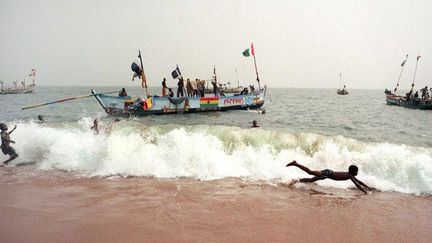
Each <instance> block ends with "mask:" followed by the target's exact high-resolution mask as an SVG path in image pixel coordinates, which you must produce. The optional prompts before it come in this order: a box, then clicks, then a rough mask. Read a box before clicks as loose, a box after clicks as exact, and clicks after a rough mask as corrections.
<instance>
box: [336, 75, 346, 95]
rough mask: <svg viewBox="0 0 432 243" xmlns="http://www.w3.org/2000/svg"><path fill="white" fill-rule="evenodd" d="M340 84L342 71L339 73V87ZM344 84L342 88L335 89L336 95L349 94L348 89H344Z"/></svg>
mask: <svg viewBox="0 0 432 243" xmlns="http://www.w3.org/2000/svg"><path fill="white" fill-rule="evenodd" d="M341 85H342V73H339V87H340V86H341ZM345 88H346V86H345V85H344V86H343V88H342V89H338V90H337V91H336V94H338V95H347V94H349V93H348V91H346V89H345Z"/></svg>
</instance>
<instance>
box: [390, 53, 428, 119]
mask: <svg viewBox="0 0 432 243" xmlns="http://www.w3.org/2000/svg"><path fill="white" fill-rule="evenodd" d="M420 57H421V56H420V55H417V61H416V66H415V71H414V77H413V81H412V84H411V89H410V91H409V92H408V93H406V94H405V96H402V95H397V94H396V91H397V89H398V87H399V82H400V79H401V77H402V73H403V70H404V67H405V64H406V62H407V60H408V55H406V57H405V60H404V61H403V62H402V64H401V70H400V73H399V78H398V81H397V84H396V88H395V89H394V93H392V92H391V91H390V90H387V89H386V90H385V91H384V93H385V95H386V103H387V104H388V105H397V106H402V107H405V108H410V109H420V110H432V98H431V97H430V96H426V97H423V98H420V97H418V95H413V89H414V86H415V85H414V81H415V77H416V73H417V66H418V61H419V59H420Z"/></svg>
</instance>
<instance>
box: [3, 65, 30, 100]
mask: <svg viewBox="0 0 432 243" xmlns="http://www.w3.org/2000/svg"><path fill="white" fill-rule="evenodd" d="M29 76H30V77H33V82H32V83H31V84H30V85H26V83H25V81H23V82H21V84H22V86H21V87H19V86H18V81H13V82H12V83H13V87H6V88H5V87H4V82H3V81H0V95H5V94H28V93H31V92H33V89H34V88H35V86H36V84H35V77H36V69H32V72H31V73H30V74H29Z"/></svg>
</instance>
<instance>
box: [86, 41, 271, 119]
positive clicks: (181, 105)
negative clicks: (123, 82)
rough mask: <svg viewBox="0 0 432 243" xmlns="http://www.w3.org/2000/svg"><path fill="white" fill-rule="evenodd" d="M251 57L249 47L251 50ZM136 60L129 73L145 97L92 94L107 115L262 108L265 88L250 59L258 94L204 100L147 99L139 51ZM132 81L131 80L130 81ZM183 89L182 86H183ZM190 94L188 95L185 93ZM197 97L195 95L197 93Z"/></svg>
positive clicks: (175, 74)
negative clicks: (140, 81)
mask: <svg viewBox="0 0 432 243" xmlns="http://www.w3.org/2000/svg"><path fill="white" fill-rule="evenodd" d="M251 48H252V53H253V55H254V51H253V44H252V46H251ZM138 58H139V59H140V64H141V66H139V65H138V64H137V63H132V65H131V69H132V71H134V75H133V77H140V78H141V80H142V83H141V84H142V87H143V88H144V89H145V91H146V96H145V97H144V98H143V97H137V98H132V97H130V96H121V95H120V94H119V95H118V96H114V95H106V94H97V93H96V92H95V91H94V90H92V91H91V92H92V94H93V95H94V97H95V98H96V100H97V101H98V102H99V104H100V105H101V106H102V108H103V109H104V110H105V112H106V113H107V114H109V115H118V116H146V115H152V114H154V115H162V114H175V113H194V112H210V111H227V110H245V109H259V108H261V107H262V106H263V105H264V102H265V96H266V92H267V87H266V86H264V88H262V89H261V87H260V82H259V77H258V71H257V68H256V60H255V55H254V65H255V71H256V74H257V81H258V90H255V91H254V92H251V93H249V94H241V95H240V94H233V95H230V96H225V95H222V93H218V94H216V95H209V96H206V95H205V94H203V95H202V96H201V97H200V96H197V97H195V96H188V95H186V96H185V97H169V96H163V97H161V96H157V95H149V93H148V90H147V80H146V77H145V73H144V67H143V62H142V58H141V51H139V55H138ZM213 73H214V76H213V80H214V81H213V82H214V83H215V84H216V85H217V76H216V68H214V69H213ZM171 75H172V77H173V78H174V79H178V80H179V83H180V82H183V83H184V80H183V76H182V74H181V72H180V69H179V67H178V66H177V67H176V69H175V70H174V71H173V72H172V73H171ZM132 80H133V79H132ZM183 87H184V86H183ZM187 93H192V92H189V91H188V92H187ZM197 93H199V92H197Z"/></svg>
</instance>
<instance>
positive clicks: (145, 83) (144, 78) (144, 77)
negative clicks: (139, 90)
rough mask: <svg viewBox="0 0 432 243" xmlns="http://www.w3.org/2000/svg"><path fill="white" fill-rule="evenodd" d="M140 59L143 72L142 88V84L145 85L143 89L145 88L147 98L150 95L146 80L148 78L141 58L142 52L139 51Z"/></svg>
mask: <svg viewBox="0 0 432 243" xmlns="http://www.w3.org/2000/svg"><path fill="white" fill-rule="evenodd" d="M138 53H139V54H138V57H139V59H140V62H141V70H142V74H141V80H142V81H141V86H142V84H144V87H143V88H145V91H146V95H147V97H148V96H149V94H148V90H147V79H146V76H145V73H144V66H143V61H142V58H141V50H138Z"/></svg>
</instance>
